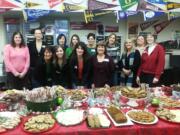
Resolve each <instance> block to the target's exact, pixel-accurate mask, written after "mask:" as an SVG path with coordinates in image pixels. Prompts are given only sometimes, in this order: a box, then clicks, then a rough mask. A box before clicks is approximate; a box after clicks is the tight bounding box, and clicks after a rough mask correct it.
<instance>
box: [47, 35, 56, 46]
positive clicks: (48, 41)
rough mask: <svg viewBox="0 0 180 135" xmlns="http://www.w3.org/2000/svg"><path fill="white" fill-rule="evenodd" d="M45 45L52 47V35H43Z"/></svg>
mask: <svg viewBox="0 0 180 135" xmlns="http://www.w3.org/2000/svg"><path fill="white" fill-rule="evenodd" d="M45 42H46V45H54V36H53V35H45Z"/></svg>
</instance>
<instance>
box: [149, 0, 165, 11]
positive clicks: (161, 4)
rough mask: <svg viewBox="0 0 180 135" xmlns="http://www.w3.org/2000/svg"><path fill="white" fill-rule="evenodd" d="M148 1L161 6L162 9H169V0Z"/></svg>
mask: <svg viewBox="0 0 180 135" xmlns="http://www.w3.org/2000/svg"><path fill="white" fill-rule="evenodd" d="M147 2H148V3H150V4H152V5H154V6H156V7H159V8H160V9H161V10H164V11H166V10H167V6H166V4H167V0H147Z"/></svg>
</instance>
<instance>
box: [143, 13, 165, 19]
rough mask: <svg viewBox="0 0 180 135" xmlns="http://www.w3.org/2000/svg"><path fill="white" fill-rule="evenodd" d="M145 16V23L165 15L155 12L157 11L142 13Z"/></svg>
mask: <svg viewBox="0 0 180 135" xmlns="http://www.w3.org/2000/svg"><path fill="white" fill-rule="evenodd" d="M142 12H143V15H144V21H147V20H151V19H153V18H155V17H159V16H162V15H164V14H165V13H164V12H155V11H142Z"/></svg>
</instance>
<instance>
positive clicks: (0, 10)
mask: <svg viewBox="0 0 180 135" xmlns="http://www.w3.org/2000/svg"><path fill="white" fill-rule="evenodd" d="M9 10H10V9H7V8H0V14H3V13H5V12H7V11H9Z"/></svg>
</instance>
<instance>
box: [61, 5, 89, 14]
mask: <svg viewBox="0 0 180 135" xmlns="http://www.w3.org/2000/svg"><path fill="white" fill-rule="evenodd" d="M63 5H64V6H63V11H64V12H72V11H79V10H85V9H86V7H84V6H81V5H80V6H79V5H74V4H69V3H63Z"/></svg>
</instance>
